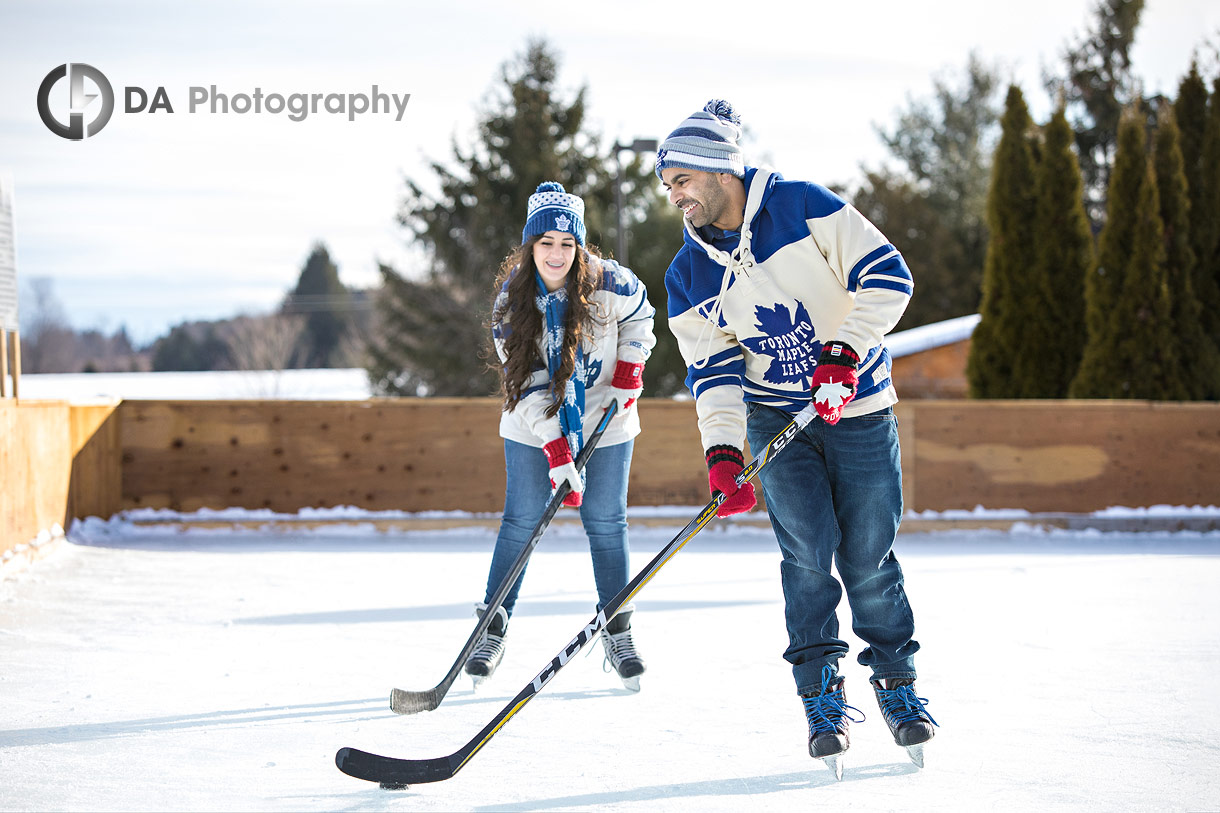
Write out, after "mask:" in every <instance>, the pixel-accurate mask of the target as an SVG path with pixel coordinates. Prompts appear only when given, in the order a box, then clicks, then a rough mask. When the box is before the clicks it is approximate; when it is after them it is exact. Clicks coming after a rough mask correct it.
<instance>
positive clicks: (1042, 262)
mask: <svg viewBox="0 0 1220 813" xmlns="http://www.w3.org/2000/svg"><path fill="white" fill-rule="evenodd" d="M1043 139H1044V143H1043V148H1042V160H1041V161H1040V162H1039V164H1038V171H1037V187H1038V210H1037V266H1036V273H1035V274H1034V275H1033V279H1036V280H1041V281H1044V282H1045V285H1046V287H1045V289H1044V290H1043V293H1044V295H1045V297H1046V299H1045V301H1044V302H1042V303H1040V304H1038V305H1037V307H1036V309H1035V313H1034V314H1033V317H1034V318H1033V321H1032V322H1031V323H1030V326H1029V328H1028V330H1027V332H1026V342H1027V346H1028V347H1036V348H1038V350H1037V352H1036V353H1035V354H1032V355H1033V356H1034V357H1035V358H1036V366H1037V368H1038V369H1037V370H1035V371H1033V372H1034V373H1035V374H1034V375H1033V376H1031V377H1030V378H1028V379H1027V380H1026V381H1025V386H1024V387H1023V390H1022V393H1023V395H1025V396H1026V397H1029V398H1065V397H1067V393H1068V387H1069V386H1070V385H1071V383H1072V377H1073V376H1074V375H1075V374H1076V369H1077V368H1078V367H1079V366H1080V358H1081V355H1082V354H1083V353H1084V343H1085V327H1084V281H1085V277H1086V276H1087V275H1088V274H1089V272H1090V271H1092V268H1093V234H1092V232H1091V231H1090V229H1089V218H1088V215H1087V214H1086V213H1085V210H1084V202H1083V199H1082V196H1081V191H1082V186H1083V182H1082V180H1081V175H1080V166H1079V165H1078V164H1077V162H1076V155H1075V153H1073V152H1072V139H1073V133H1072V128H1071V126H1070V125H1069V124H1068V122H1067V117H1066V115H1065V114H1064V110H1063V108H1062V107H1060V108H1059V110H1058V111H1057V112H1056V113H1055V115H1054V116H1053V117H1052V118H1051V120H1050V122H1049V123H1048V124H1047V125H1046V127H1045V128H1044V129H1043ZM1030 293H1031V294H1032V293H1033V292H1032V291H1031V292H1030Z"/></svg>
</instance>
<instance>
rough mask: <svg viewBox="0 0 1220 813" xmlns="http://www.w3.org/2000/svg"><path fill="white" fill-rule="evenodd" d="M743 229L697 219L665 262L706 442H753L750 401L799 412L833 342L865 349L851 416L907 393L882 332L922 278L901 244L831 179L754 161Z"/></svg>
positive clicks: (672, 311)
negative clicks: (893, 371)
mask: <svg viewBox="0 0 1220 813" xmlns="http://www.w3.org/2000/svg"><path fill="white" fill-rule="evenodd" d="M744 183H745V186H746V189H747V199H746V207H745V213H744V214H745V222H744V223H743V225H742V227H741V230H740V231H738V232H723V231H721V230H720V229H717V228H715V227H712V226H705V227H703V228H701V229H695V228H694V227H693V226H692V225H691V224H690V222H689V221H684V223H685V226H686V231H685V244H684V245H683V247H682V249H681V250H680V251H679V252H678V254H677V256H675V257H674V259H673V262H672V263H670V266H669V270H668V271H667V272H666V274H665V288H666V291H667V293H668V296H669V307H668V311H669V327H670V330H671V331H672V332H673V334H674V336H675V337H676V338H677V340H678V346H679V349H680V350H681V352H682V357H683V359H685V361H686V363H687V377H686V384H687V386H688V387H689V388H690V390H691V392H692V393H693V394H694V396H695V405H696V411H697V412H698V415H699V430H700V433H701V435H702V440H703V447H704V448H705V449H709V448H711V447H712V446H718V445H729V446H735V447H736V448H738V449H744V448H745V446H744V443H745V402H750V401H752V402H758V403H762V404H767V405H769V406H773V407H776V408H779V409H782V410H785V411H787V412H792V413H795V412H798V411H799V410H801V409H802V408H804V407H805V406H806V405H807V404H808V403H809V401H810V398H811V395H810V390H809V380H810V376H811V375H812V373H813V368H814V367H815V366H817V359H818V355H819V354H820V353H821V351H822V345H823V344H824V343H826V342H828V341H831V340H838V341H842V342H846V343H847V344H848V345H850V346H851V347H852V349H854V350H855V351H856V352H857V353H859V354H860V359H861V361H860V368H859V372H858V375H859V379H860V384H859V389H858V391H857V395H856V397H855V399H854V400H853V401H851V402H850V403H848V404H847V406H846V407H844V409H843V417H845V418H851V417H856V416H859V415H866V414H868V413H870V412H875V411H877V410H879V409H883V408H885V407H887V406H890V405H891V404H894V403H896V402H897V400H898V396H897V394H896V393H895V391H894V387H893V384H892V382H891V381H890V358H889V353H888V352H887V351H886V349H885V344H884V341H883V338H884V336H885V334H886V333H888V332H889V331H890V330H891V329H893V327H894V325H896V324H897V323H898V320H899V318H901V316H902V313H903V311H904V310H905V309H906V306H907V303H908V302H909V301H910V298H911V291H912V286H913V284H914V283H913V281H912V279H911V272H910V270H909V269H908V268H907V265H906V262H905V261H904V260H903V259H902V255H901V254H900V253H899V252H898V250H897V249H895V248H894V246H892V245H891V244H890V243H889V241H888V240H886V238H885V236H884V235H883V234H882V233H881V232H880V231H879V230H878V229H877V228H876V227H875V226H873V224H872V223H870V222H869V221H868V220H867V219H866V218H865V217H864V216H863V215H861V214H860V213H859V212H858V211H856V209H855V208H854V207H852V206H851V205H850V204H849V203H847V202H846V201H844V200H843V199H842V198H840V197H839V196H838V195H836V194H834V193H833V192H831V191H830V190H829V189H826V188H825V187H822V186H819V185H817V184H813V183H804V182H800V181H785V180H783V179H782V178H781V177H780V176H779V175H778V174H776V173H773V172H772V171H770V170H767V169H756V168H747V169H746V174H745V178H744Z"/></svg>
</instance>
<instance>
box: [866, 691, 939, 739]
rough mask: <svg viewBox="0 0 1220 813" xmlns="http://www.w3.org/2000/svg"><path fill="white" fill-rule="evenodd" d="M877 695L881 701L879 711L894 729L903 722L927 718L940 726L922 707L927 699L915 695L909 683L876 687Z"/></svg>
mask: <svg viewBox="0 0 1220 813" xmlns="http://www.w3.org/2000/svg"><path fill="white" fill-rule="evenodd" d="M877 697H878V699H879V700H880V701H881V713H882V714H884V715H885V719H886V721H887V722H889V723H890V724H891V725H892V726H893V727H894V728H895V729H897V728H899V727H900V726H902V724H903V723H910V722H914V721H917V720H927V721H928V722H929V723H931V724H932V725H934V726H936V727H937V728H940V724H939V723H937V722H936V720H934V719H933V718H932V715H931V714H928V710H927V709H926V708H924V704H925V703H927V702H928V699H927V698H926V697H919V696H917V695H916V694H915V690H914V689H912V688H911V685H910V684H907V685H905V686H899V687H897V688H896V689H881V688H879V689H877Z"/></svg>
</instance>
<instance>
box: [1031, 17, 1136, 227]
mask: <svg viewBox="0 0 1220 813" xmlns="http://www.w3.org/2000/svg"><path fill="white" fill-rule="evenodd" d="M1143 10H1144V0H1097V3H1096V4H1095V5H1094V6H1093V13H1094V15H1095V19H1094V21H1093V25H1092V26H1091V28H1090V30H1089V31H1088V32H1087V33H1086V34H1085V35H1084V36H1083V37H1082V38H1081V39H1080V40H1079V41H1078V42H1077V43H1076V44H1075V45H1073V46H1070V47H1069V48H1068V49H1067V50H1066V51H1065V52H1064V55H1063V57H1064V63H1065V68H1066V71H1067V75H1066V77H1063V78H1053V79H1051V80H1049V81H1048V83H1047V84H1048V86H1049V88H1050V89H1051V90H1052V91H1054V92H1055V93H1056V95H1061V97H1062V98H1063V99H1064V101H1065V102H1066V103H1067V106H1068V113H1069V114H1070V117H1071V121H1072V125H1073V129H1074V130H1075V131H1076V147H1077V150H1078V154H1079V161H1080V168H1081V172H1082V174H1083V175H1084V188H1085V205H1086V211H1088V213H1089V218H1090V220H1091V221H1092V224H1093V231H1094V232H1095V233H1096V232H1097V231H1098V230H1099V229H1100V228H1101V226H1102V224H1103V222H1104V220H1105V216H1106V210H1107V203H1106V195H1107V191H1108V189H1109V187H1110V173H1111V171H1112V168H1113V165H1114V162H1115V160H1116V159H1115V151H1116V149H1117V144H1118V129H1119V120H1120V118H1121V116H1122V112H1123V109H1124V107H1126V106H1127V105H1130V104H1132V103H1135V102H1137V101H1139V99H1140V96H1139V84H1138V81H1137V80H1136V78H1135V75H1134V73H1133V71H1132V69H1131V49H1132V46H1133V45H1134V44H1135V31H1136V29H1137V28H1138V27H1139V22H1140V15H1141V13H1142V12H1143Z"/></svg>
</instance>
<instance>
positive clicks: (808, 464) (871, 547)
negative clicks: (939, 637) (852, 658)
mask: <svg viewBox="0 0 1220 813" xmlns="http://www.w3.org/2000/svg"><path fill="white" fill-rule="evenodd" d="M748 414H749V417H748V423H747V433H748V436H749V440H750V448H751V449H763V448H765V447H766V445H767V443H769V442H770V441H771V439H772V438H773V437H775V435H777V434H779V432H780V431H782V430H783V429H784V428H785V427H786V426H788V424H789V423H791V422H792V416H791V415H789V414H788V413H786V412H783V411H781V410H778V409H774V408H772V407H768V406H763V405H760V404H749V405H748ZM758 478H759V480H760V481H761V483H762V488H763V494H764V496H765V497H766V501H767V513H768V514H770V516H771V525H772V527H773V528H774V529H775V536H776V538H777V539H778V541H779V546H780V550H781V551H782V553H783V561H782V562H781V563H780V577H781V583H782V585H783V588H784V615H785V620H786V622H787V626H788V640H789V644H788V649H787V651H785V652H784V658H785V659H786V660H787V661H788V662H789V663H791V664H792V674H793V677H794V678H795V679H796V686H797V691H798V692H805V691H816V690H818V689H820V688H821V685H822V680H821V674H822V667H823V666H827V665H829V666H831V667H832V668H836V669H837V666H838V660H839V658H841V657H843V656H844V655H846V654H847V643H846V642H844V641H842V640H840V638H839V637H838V636H839V621H838V617H837V616H836V614H835V609H836V607H837V606H838V604H839V597H840V595H841V593H842V591H843V590H846V592H847V602H848V605H849V607H850V608H851V619H852V630H853V631H854V632H855V633H856V635H857V636H859V637H860V639H861V640H862V641H864V642H865V643H866V644H868V646H867V648H865V650H864V651H863V652H861V653H860V656H859V661H860V663H861V664H863V665H864V666H868V667H871V668H872V671H873V679H874V680H881V679H885V678H914V677H915V663H914V655H915V652H916V651H917V650H918V649H919V644H918V643H917V642H916V641H914V640H912V637H911V636H912V635H914V633H915V621H914V618H913V616H912V614H911V608H910V605H909V604H908V603H907V597H906V592H905V591H904V590H903V587H902V568H901V567H900V566H899V565H898V560H897V559H896V558H895V557H894V553H893V551H892V550H891V548H892V547H893V544H894V536H895V535H896V534H897V533H898V523H899V521H900V520H901V517H902V469H901V465H900V461H899V452H898V423H897V421H896V419H895V418H894V413H893V409H891V408H886V409H883V410H881V411H879V412H874V413H872V414H871V415H862V416H860V417H858V418H843V419H842V420H840V421H839V422H838V423H837V424H836V425H834V426H828V425H827V424H826V422H825V421H823V420H821V419H819V418H815V419H814V420H813V421H812V422H810V424H809V425H808V426H806V427H805V429H803V430H802V431H801V432H800V433H799V434H798V435H797V436H796V437H795V438H793V439H792V441H791V442H790V443H789V444H788V445H787V446H786V447H784V448H783V449H782V450H781V451H780V452H779V453H778V454H776V455H775V457H774V458H773V459H772V460H770V461H769V462H768V463H767V465H766V466H765V467H764V468H763V470H762V472H761V473H760V474H759V475H758ZM832 559H833V561H834V563H835V565H836V566H837V567H838V571H839V576H840V578H841V579H842V588H840V584H839V581H838V580H836V579H835V577H834V575H832V573H831V561H832Z"/></svg>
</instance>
